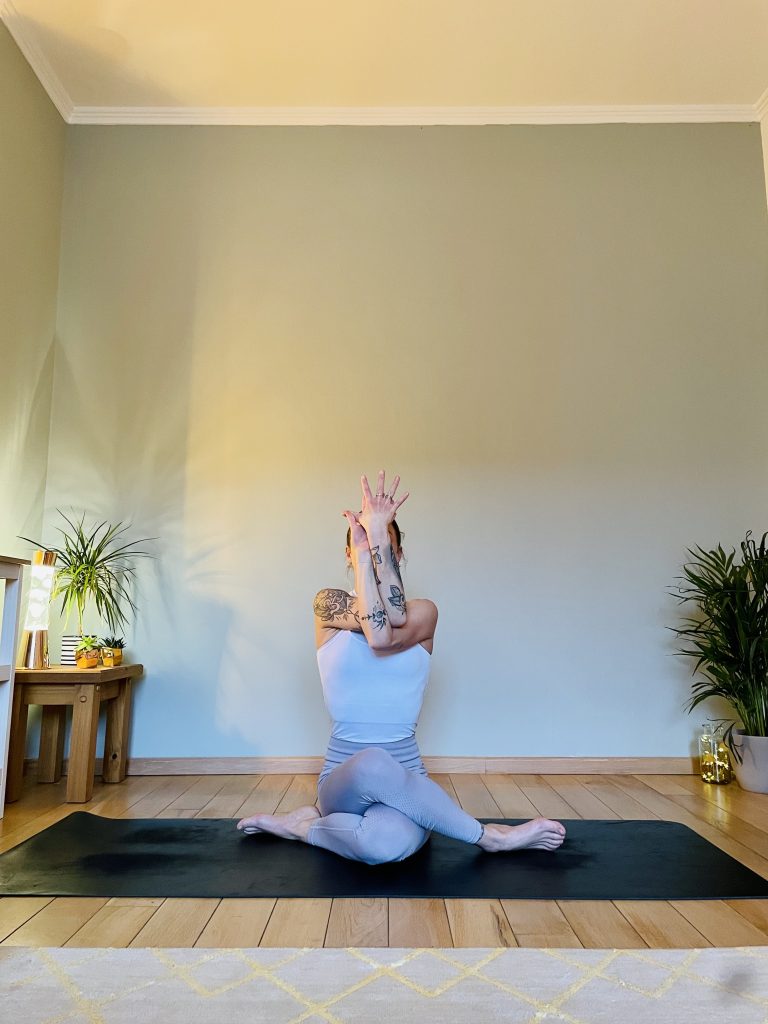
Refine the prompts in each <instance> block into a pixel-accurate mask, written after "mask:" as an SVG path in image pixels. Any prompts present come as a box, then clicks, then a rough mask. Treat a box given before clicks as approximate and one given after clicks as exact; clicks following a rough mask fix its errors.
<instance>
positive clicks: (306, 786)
mask: <svg viewBox="0 0 768 1024" xmlns="http://www.w3.org/2000/svg"><path fill="white" fill-rule="evenodd" d="M316 800H317V779H316V777H315V776H314V775H294V776H293V779H292V781H291V784H290V786H289V787H288V789H286V791H285V793H284V794H283V798H282V800H281V801H280V803H279V804H278V805H277V807H276V808H275V813H276V814H287V813H288V812H289V811H295V810H296V808H297V807H303V806H304V805H305V804H307V805H310V806H311V805H313V804H314V803H315V801H316Z"/></svg>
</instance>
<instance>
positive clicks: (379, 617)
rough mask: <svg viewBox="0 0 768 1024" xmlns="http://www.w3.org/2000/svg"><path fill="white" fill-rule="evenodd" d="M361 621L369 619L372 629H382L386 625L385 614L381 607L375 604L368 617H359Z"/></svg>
mask: <svg viewBox="0 0 768 1024" xmlns="http://www.w3.org/2000/svg"><path fill="white" fill-rule="evenodd" d="M360 618H361V620H363V621H364V620H365V619H370V620H371V624H372V625H373V628H374V629H384V627H385V626H386V624H387V613H386V612H385V611H384V609H383V608H382V607H381V605H378V604H375V605H374V606H373V611H372V612H371V614H370V615H361V616H360Z"/></svg>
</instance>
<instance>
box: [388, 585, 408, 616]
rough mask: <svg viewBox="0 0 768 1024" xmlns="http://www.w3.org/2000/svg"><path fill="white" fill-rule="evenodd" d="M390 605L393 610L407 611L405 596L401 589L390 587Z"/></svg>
mask: <svg viewBox="0 0 768 1024" xmlns="http://www.w3.org/2000/svg"><path fill="white" fill-rule="evenodd" d="M389 603H390V604H391V605H392V607H393V608H402V609H403V611H405V594H404V593H403V592H402V590H401V589H400V587H395V586H392V584H390V586H389Z"/></svg>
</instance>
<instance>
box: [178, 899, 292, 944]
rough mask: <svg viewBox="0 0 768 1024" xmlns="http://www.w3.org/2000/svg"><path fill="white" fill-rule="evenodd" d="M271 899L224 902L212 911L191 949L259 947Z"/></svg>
mask: <svg viewBox="0 0 768 1024" xmlns="http://www.w3.org/2000/svg"><path fill="white" fill-rule="evenodd" d="M276 903H277V900H275V899H224V900H222V901H221V902H220V903H219V905H218V907H216V909H215V910H214V912H213V914H212V915H211V917H210V919H209V921H208V923H207V924H206V926H205V928H203V930H202V932H201V933H200V936H199V938H198V939H197V941H196V942H195V946H199V947H206V948H215V949H228V948H229V949H231V948H241V949H255V948H256V947H257V946H259V945H260V944H261V940H262V937H263V935H264V930H265V929H266V927H267V922H268V921H269V918H270V915H271V914H272V912H273V910H274V909H275V904H276Z"/></svg>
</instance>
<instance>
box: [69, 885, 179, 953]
mask: <svg viewBox="0 0 768 1024" xmlns="http://www.w3.org/2000/svg"><path fill="white" fill-rule="evenodd" d="M163 902H164V901H163V900H162V899H128V898H125V897H123V898H115V899H111V900H109V901H108V902H107V903H106V904H105V905H104V906H103V907H101V909H100V910H98V911H97V912H96V913H95V914H94V915H93V917H91V918H89V920H87V921H86V922H85V924H84V925H83V926H82V927H81V928H78V930H77V931H76V932H75V933H74V935H72V936H71V937H70V938H69V939H67V941H66V942H65V943H64V945H65V946H78V947H81V948H82V947H93V948H99V949H105V948H112V949H125V947H126V946H129V945H130V944H131V942H132V941H133V939H135V938H136V936H137V935H138V934H139V932H140V931H141V929H142V928H143V927H144V926H145V925H146V924H147V923H148V921H149V919H150V918H151V917H152V916H153V914H154V913H155V911H156V910H157V909H158V907H159V906H160V905H161V904H162V903H163Z"/></svg>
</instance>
